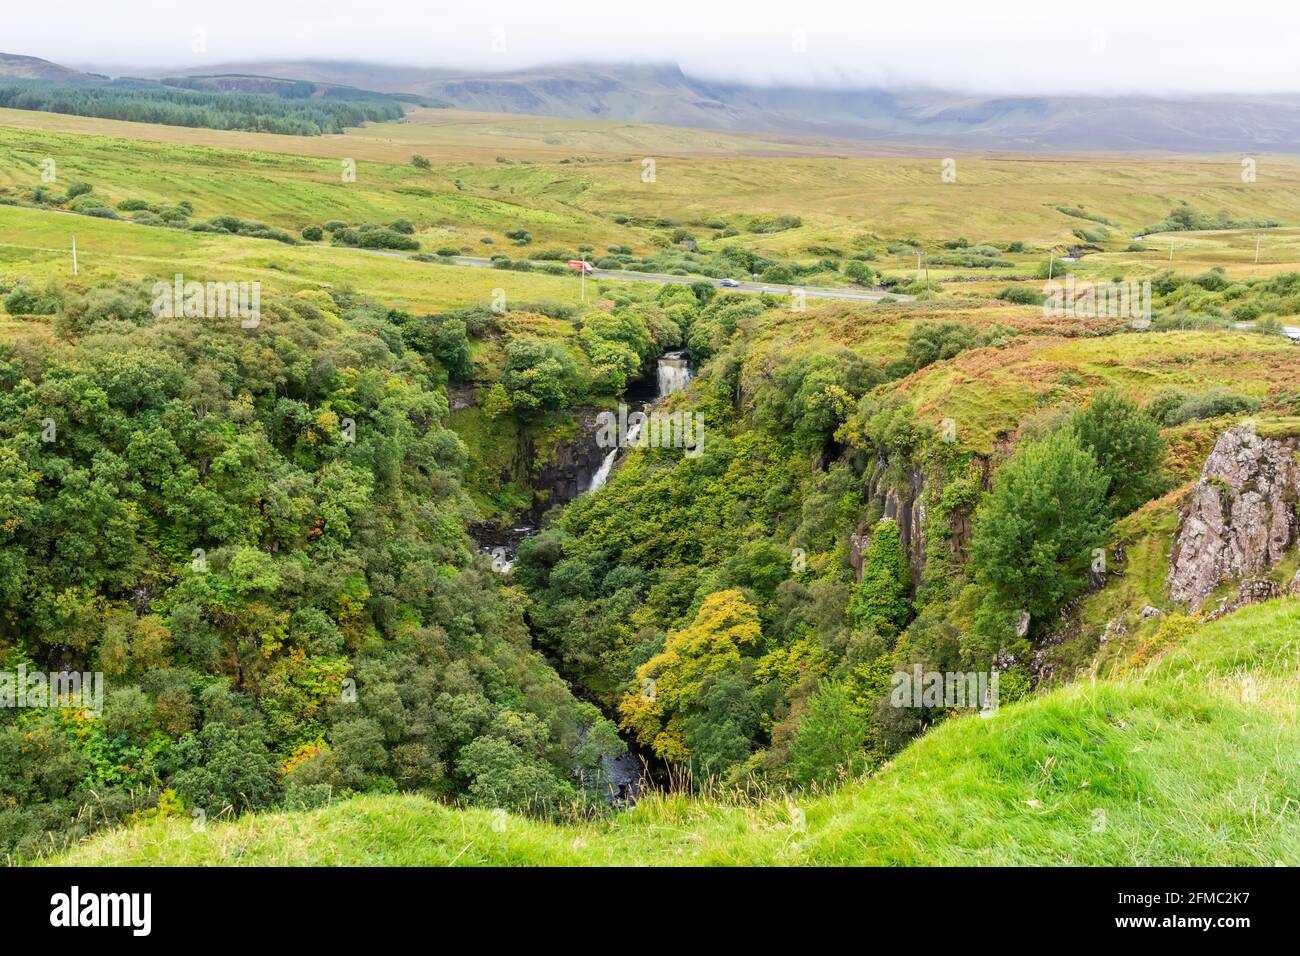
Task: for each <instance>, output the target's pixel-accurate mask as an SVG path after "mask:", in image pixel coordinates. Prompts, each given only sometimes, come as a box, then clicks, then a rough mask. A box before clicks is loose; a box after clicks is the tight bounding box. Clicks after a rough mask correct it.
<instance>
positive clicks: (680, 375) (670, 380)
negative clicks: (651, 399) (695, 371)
mask: <svg viewBox="0 0 1300 956" xmlns="http://www.w3.org/2000/svg"><path fill="white" fill-rule="evenodd" d="M690 380H691V370H690V368H689V366H688V365H687V364H686V356H685V355H683V354H682V353H681V352H669V353H668V354H667V355H665V356H663V357H662V358H661V359H659V397H660V398H663V397H664V396H665V395H670V394H672V393H673V392H680V391H681V390H682V389H684V388H685V387H686V386H687V384H688V383H689V382H690Z"/></svg>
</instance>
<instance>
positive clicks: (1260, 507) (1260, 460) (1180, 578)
mask: <svg viewBox="0 0 1300 956" xmlns="http://www.w3.org/2000/svg"><path fill="white" fill-rule="evenodd" d="M1295 449H1296V442H1295V440H1293V439H1291V440H1284V441H1277V440H1274V439H1271V438H1262V437H1260V436H1259V435H1257V434H1255V433H1254V431H1252V430H1251V429H1249V428H1244V427H1237V428H1231V429H1229V430H1228V431H1226V432H1224V433H1223V434H1222V435H1220V436H1219V439H1218V441H1216V442H1215V443H1214V450H1213V451H1212V452H1211V453H1210V456H1209V457H1208V458H1207V459H1206V460H1205V466H1204V468H1202V470H1201V477H1200V479H1199V480H1198V481H1197V482H1196V484H1195V485H1194V486H1193V488H1192V491H1191V494H1190V495H1189V496H1188V498H1187V501H1186V503H1185V504H1184V506H1183V511H1182V516H1181V518H1180V519H1179V523H1178V530H1177V531H1176V532H1175V534H1174V546H1173V552H1172V554H1171V555H1170V571H1169V577H1168V579H1167V581H1166V584H1167V586H1168V588H1169V596H1170V597H1172V598H1173V599H1174V600H1176V601H1186V602H1188V603H1190V604H1191V605H1192V607H1193V608H1199V607H1200V605H1201V603H1202V602H1203V601H1204V600H1205V599H1206V598H1207V597H1208V596H1209V595H1210V594H1211V593H1212V592H1213V591H1214V590H1215V588H1217V587H1218V586H1219V585H1220V584H1221V583H1223V582H1225V581H1228V580H1234V579H1238V578H1259V577H1261V576H1263V575H1265V574H1266V573H1267V572H1268V571H1269V570H1271V569H1272V568H1273V567H1275V566H1276V565H1277V564H1278V562H1279V561H1281V560H1282V556H1283V555H1284V554H1285V552H1286V550H1287V549H1288V548H1290V547H1291V546H1292V545H1293V544H1294V543H1295V540H1296V532H1297V521H1296V501H1297V498H1300V466H1297V464H1296V460H1295Z"/></svg>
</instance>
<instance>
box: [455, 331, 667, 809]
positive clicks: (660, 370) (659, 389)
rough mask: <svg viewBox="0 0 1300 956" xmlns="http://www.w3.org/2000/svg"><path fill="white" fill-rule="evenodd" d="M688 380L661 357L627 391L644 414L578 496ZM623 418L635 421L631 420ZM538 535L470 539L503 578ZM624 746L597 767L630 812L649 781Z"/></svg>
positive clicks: (520, 529) (532, 530)
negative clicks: (655, 409) (652, 375)
mask: <svg viewBox="0 0 1300 956" xmlns="http://www.w3.org/2000/svg"><path fill="white" fill-rule="evenodd" d="M690 380H691V369H690V361H689V359H688V358H687V355H686V353H685V352H665V353H664V354H663V355H661V356H660V357H659V361H658V364H657V367H656V370H655V378H654V379H653V380H641V381H638V382H634V383H632V384H630V385H629V386H628V389H627V392H626V394H625V396H624V397H625V401H626V403H627V405H628V406H629V409H630V410H631V411H632V412H640V413H642V414H641V415H640V416H635V417H636V419H637V420H636V421H635V422H633V423H631V424H628V425H626V426H625V427H626V431H625V432H624V434H623V435H622V436H621V439H620V440H619V441H618V442H617V444H616V445H615V447H613V448H611V449H610V450H609V451H608V452H607V453H606V454H605V456H604V458H603V459H602V460H601V463H600V466H599V467H598V468H597V469H596V471H595V472H594V473H593V474H592V476H591V480H590V482H589V483H588V484H587V485H586V487H585V488H583V489H582V492H581V493H583V494H586V493H587V492H590V491H596V490H598V489H600V488H601V487H603V486H604V484H605V482H606V481H608V480H609V476H610V474H611V473H612V472H613V470H614V468H615V467H616V466H617V464H618V461H619V459H620V457H621V456H622V455H624V454H626V451H627V449H628V448H629V447H633V446H634V445H635V443H636V441H637V438H638V436H639V433H640V431H641V429H642V427H644V417H643V416H644V415H647V414H649V411H650V409H651V407H652V406H653V405H654V404H655V403H656V402H657V401H659V400H660V399H663V398H664V397H666V396H668V395H671V394H672V393H673V392H680V391H682V390H683V389H685V388H686V386H687V385H688V384H689V383H690ZM626 417H627V418H632V417H634V416H632V415H630V414H629V415H628V416H626ZM539 530H540V528H539V527H538V526H537V524H535V523H533V522H532V521H529V520H524V521H519V522H517V523H516V524H514V525H512V526H511V527H509V528H504V529H502V528H487V527H479V528H475V529H474V530H473V534H474V538H475V540H476V541H477V542H478V544H479V550H480V551H482V552H483V553H485V554H488V555H490V556H491V558H492V567H493V570H495V571H498V572H501V573H503V574H504V573H506V572H508V571H509V570H510V569H511V567H513V566H514V563H515V556H516V555H517V554H518V552H519V546H520V545H521V544H522V543H523V542H524V541H526V540H527V539H528V538H531V537H532V536H533V535H535V534H537V532H538V531H539ZM574 693H575V694H576V695H577V696H579V697H581V698H584V699H587V698H586V695H585V694H584V693H582V691H581V688H574ZM624 739H625V740H626V738H624ZM627 743H628V749H627V752H626V753H623V754H621V755H619V756H618V757H606V758H604V760H602V764H601V769H602V772H603V776H604V778H605V782H606V785H607V799H608V800H609V802H610V803H611V804H613V805H614V806H621V807H630V806H632V805H633V804H634V803H636V800H637V797H638V796H639V794H640V792H641V786H642V781H643V780H644V779H646V777H647V776H648V775H649V769H650V768H649V763H648V761H647V760H646V759H645V758H644V757H643V756H642V754H641V753H640V752H639V751H638V750H637V748H636V747H635V745H634V742H633V741H630V740H628V741H627Z"/></svg>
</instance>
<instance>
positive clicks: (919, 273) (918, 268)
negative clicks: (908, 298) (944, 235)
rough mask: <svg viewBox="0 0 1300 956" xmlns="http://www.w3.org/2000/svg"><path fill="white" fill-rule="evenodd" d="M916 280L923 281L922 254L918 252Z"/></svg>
mask: <svg viewBox="0 0 1300 956" xmlns="http://www.w3.org/2000/svg"><path fill="white" fill-rule="evenodd" d="M916 281H917V282H920V281H921V254H920V253H919V252H918V253H917V254H916Z"/></svg>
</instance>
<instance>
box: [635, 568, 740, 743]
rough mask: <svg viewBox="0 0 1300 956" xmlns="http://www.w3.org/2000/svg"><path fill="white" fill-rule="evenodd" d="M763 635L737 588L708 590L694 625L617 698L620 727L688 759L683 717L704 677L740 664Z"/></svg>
mask: <svg viewBox="0 0 1300 956" xmlns="http://www.w3.org/2000/svg"><path fill="white" fill-rule="evenodd" d="M761 637H762V629H761V627H760V625H759V620H758V609H757V608H755V607H754V605H752V604H750V603H749V602H748V601H747V600H745V596H744V595H743V594H742V593H741V592H740V591H739V590H736V589H731V590H727V591H718V592H717V593H715V594H710V595H709V596H708V597H707V598H705V599H704V604H703V605H702V606H701V607H700V610H699V612H698V613H697V614H696V615H695V620H694V621H692V622H691V624H690V626H689V627H687V628H685V629H683V630H680V631H677V632H675V633H673V634H670V635H669V636H668V643H667V645H666V646H665V647H664V649H663V652H662V653H660V654H656V655H655V656H654V657H652V658H650V660H648V661H646V662H645V663H644V664H642V665H641V666H640V667H638V668H637V672H636V682H635V686H634V687H633V688H632V690H631V691H629V692H628V693H627V694H626V695H625V696H624V697H623V700H622V701H621V702H620V703H619V708H618V709H619V715H620V721H619V723H620V726H621V727H622V728H623V729H624V730H626V731H630V732H631V733H633V734H635V735H636V738H637V740H638V741H640V742H641V744H642V745H644V746H648V747H650V748H651V749H653V750H654V752H655V753H656V754H657V755H658V756H659V757H660V758H661V759H663V760H668V761H674V762H680V761H684V760H686V759H687V758H688V757H689V756H690V748H689V747H688V746H687V744H686V735H685V732H684V723H683V722H684V720H685V718H686V716H687V714H688V713H690V711H691V709H692V708H693V707H694V706H695V704H696V702H697V701H698V700H699V696H700V689H701V687H702V685H703V684H704V681H705V679H706V678H708V677H710V676H711V675H713V674H717V673H719V672H721V671H728V670H735V669H736V668H738V667H739V666H740V662H741V658H742V656H744V654H745V652H747V651H749V650H751V649H753V648H755V647H757V645H758V642H759V639H760V638H761Z"/></svg>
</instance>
